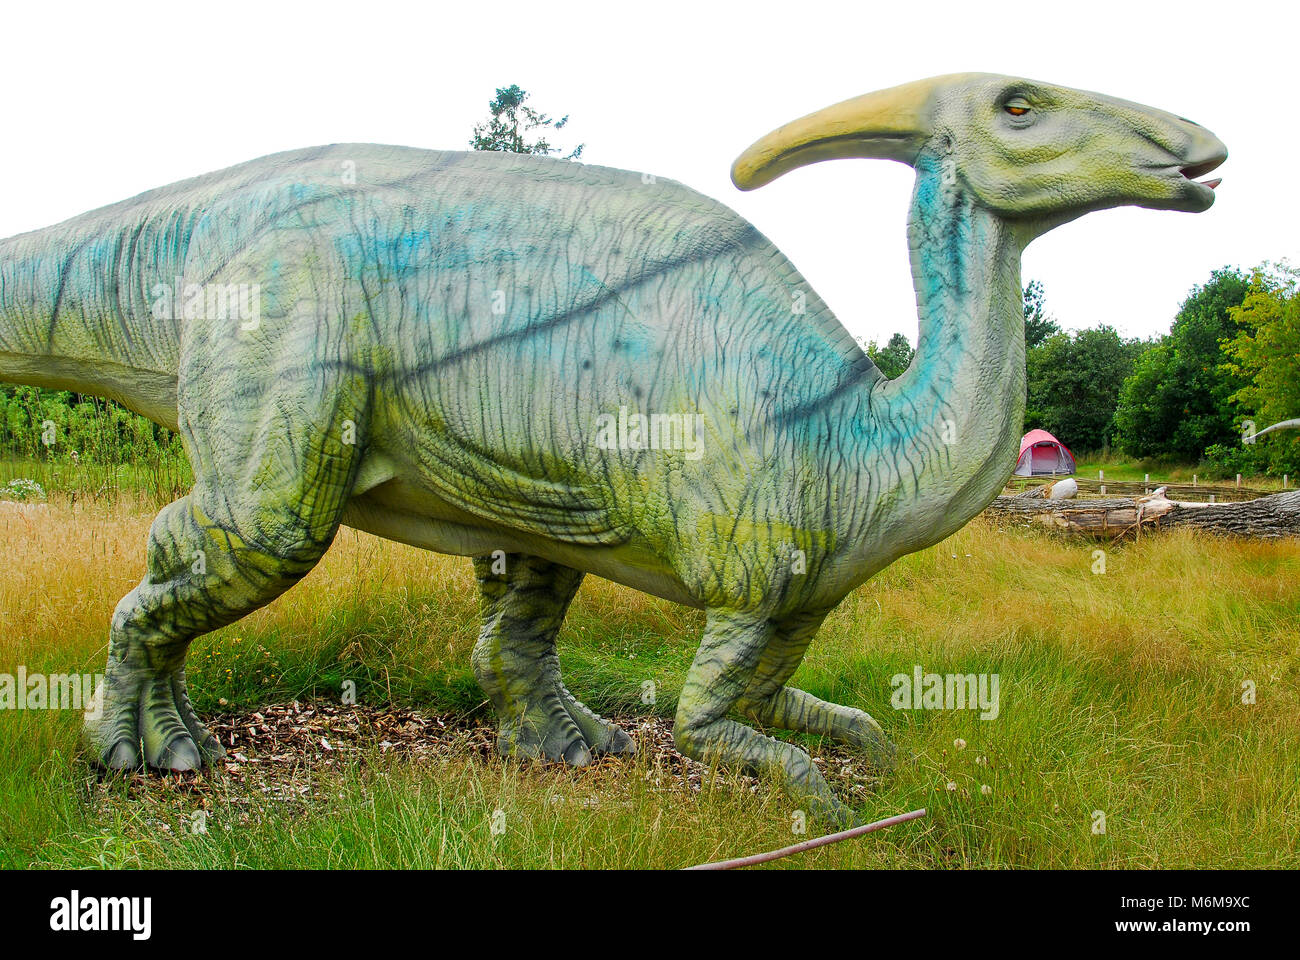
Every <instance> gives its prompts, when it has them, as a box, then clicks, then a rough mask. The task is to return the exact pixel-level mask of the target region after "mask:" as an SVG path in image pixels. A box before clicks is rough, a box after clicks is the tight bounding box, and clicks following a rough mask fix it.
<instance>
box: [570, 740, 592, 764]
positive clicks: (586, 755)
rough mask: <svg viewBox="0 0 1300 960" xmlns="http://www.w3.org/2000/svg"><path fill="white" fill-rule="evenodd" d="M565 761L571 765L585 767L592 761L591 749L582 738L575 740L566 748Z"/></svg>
mask: <svg viewBox="0 0 1300 960" xmlns="http://www.w3.org/2000/svg"><path fill="white" fill-rule="evenodd" d="M564 762H565V763H567V764H568V765H569V766H571V767H585V766H586V765H587V764H589V763H591V751H590V750H588V749H587V745H586V744H585V743H583V742H582V741H581V740H575V741H573V743H571V744H569V746H568V747H567V748H566V749H565V751H564Z"/></svg>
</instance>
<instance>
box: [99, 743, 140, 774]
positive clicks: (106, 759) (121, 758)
mask: <svg viewBox="0 0 1300 960" xmlns="http://www.w3.org/2000/svg"><path fill="white" fill-rule="evenodd" d="M100 763H101V764H102V765H103V766H104V768H105V769H106V770H110V771H112V772H114V773H122V772H126V771H129V770H136V769H138V768H139V766H140V754H139V752H138V751H137V750H136V749H135V748H134V747H132V746H131V744H129V743H127V742H126V741H125V740H122V741H119V742H118V743H116V744H114V746H113V747H112V749H110V750H107V751H105V753H104V755H103V756H102V757H101V758H100Z"/></svg>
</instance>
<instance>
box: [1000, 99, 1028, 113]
mask: <svg viewBox="0 0 1300 960" xmlns="http://www.w3.org/2000/svg"><path fill="white" fill-rule="evenodd" d="M1002 109H1003V110H1005V111H1006V112H1007V113H1009V114H1011V115H1012V116H1013V117H1023V116H1024V115H1025V114H1026V113H1028V112H1029V101H1027V100H1024V99H1023V98H1021V97H1015V98H1014V99H1011V100H1008V101H1007V102H1006V103H1004V104H1003V105H1002Z"/></svg>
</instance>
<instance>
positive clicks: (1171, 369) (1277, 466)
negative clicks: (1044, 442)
mask: <svg viewBox="0 0 1300 960" xmlns="http://www.w3.org/2000/svg"><path fill="white" fill-rule="evenodd" d="M1298 279H1300V271H1297V270H1295V269H1294V268H1292V267H1290V266H1289V265H1287V264H1285V263H1282V264H1267V263H1266V264H1262V265H1260V266H1258V267H1256V268H1254V269H1253V270H1250V271H1242V270H1239V269H1236V268H1233V267H1223V268H1221V269H1218V270H1215V271H1213V272H1211V274H1210V276H1209V279H1208V280H1207V281H1206V282H1205V283H1204V284H1199V285H1197V286H1195V287H1193V288H1192V290H1191V291H1190V292H1189V293H1188V295H1187V297H1186V299H1184V300H1183V302H1182V304H1181V305H1180V307H1179V308H1178V312H1177V313H1176V314H1175V316H1174V319H1173V322H1172V324H1171V325H1170V328H1169V332H1168V333H1165V334H1163V335H1161V336H1157V337H1153V338H1149V339H1140V338H1128V337H1124V336H1122V335H1121V334H1120V333H1119V332H1118V331H1116V330H1115V329H1114V328H1113V327H1111V326H1110V325H1108V324H1105V323H1102V324H1099V325H1098V326H1096V327H1093V328H1089V329H1083V330H1074V331H1065V330H1062V329H1061V328H1060V326H1059V325H1058V324H1057V323H1056V321H1055V320H1054V319H1053V318H1052V317H1051V316H1050V314H1049V313H1048V312H1047V306H1046V296H1045V293H1044V290H1043V285H1042V284H1041V283H1040V282H1038V281H1031V282H1030V283H1029V285H1028V286H1027V287H1025V289H1024V318H1025V348H1026V358H1025V359H1026V372H1027V384H1026V402H1025V424H1024V429H1025V430H1033V429H1036V428H1041V429H1044V430H1047V431H1048V432H1050V433H1052V434H1053V435H1055V436H1056V438H1057V439H1059V440H1060V441H1061V442H1062V443H1064V444H1065V445H1066V446H1068V447H1071V448H1072V449H1074V450H1076V451H1089V452H1106V451H1109V450H1110V449H1111V448H1118V449H1119V450H1121V451H1123V452H1124V453H1125V454H1127V455H1129V456H1131V457H1136V458H1139V459H1144V460H1154V461H1163V462H1167V463H1183V464H1201V465H1203V467H1204V469H1205V472H1206V473H1207V475H1209V476H1232V475H1233V474H1236V473H1242V474H1246V475H1257V474H1271V475H1277V476H1280V475H1281V474H1283V473H1289V474H1292V475H1295V474H1297V473H1300V435H1297V434H1296V433H1294V432H1278V433H1274V434H1271V435H1269V436H1268V437H1264V438H1261V439H1260V440H1259V441H1258V442H1257V443H1246V442H1243V438H1244V437H1245V436H1246V435H1247V434H1249V433H1251V432H1253V430H1252V428H1253V429H1263V428H1264V427H1266V426H1269V425H1270V424H1273V423H1277V422H1278V421H1281V420H1289V419H1293V418H1296V417H1300V293H1298V292H1297V280H1298ZM864 347H865V349H866V351H867V353H868V354H869V355H870V356H871V358H872V359H873V360H874V361H875V362H876V365H877V366H878V367H879V368H880V370H881V372H882V373H884V374H885V375H886V376H887V377H891V378H894V377H897V376H899V375H901V374H902V373H903V371H905V370H906V369H907V366H908V364H909V363H910V362H911V360H912V354H913V351H912V347H911V345H910V344H909V343H908V341H907V338H906V337H904V336H903V335H902V334H901V333H896V334H894V335H893V336H892V337H891V338H890V339H889V341H888V342H887V343H886V344H885V345H884V346H883V347H882V346H879V345H878V344H877V343H876V342H875V341H867V342H865V343H864Z"/></svg>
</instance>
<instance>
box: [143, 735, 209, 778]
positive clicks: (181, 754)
mask: <svg viewBox="0 0 1300 960" xmlns="http://www.w3.org/2000/svg"><path fill="white" fill-rule="evenodd" d="M202 765H203V757H202V755H200V753H199V750H198V747H196V746H194V741H192V740H191V739H190V738H189V737H179V738H177V739H175V740H173V741H172V742H171V743H169V744H168V745H167V746H166V747H164V748H163V750H162V752H161V753H160V754H159V755H158V757H157V758H156V759H154V760H151V761H150V763H149V766H151V767H155V768H157V769H159V770H171V771H172V772H173V773H182V772H184V771H187V770H197V769H199V767H201V766H202Z"/></svg>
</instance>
